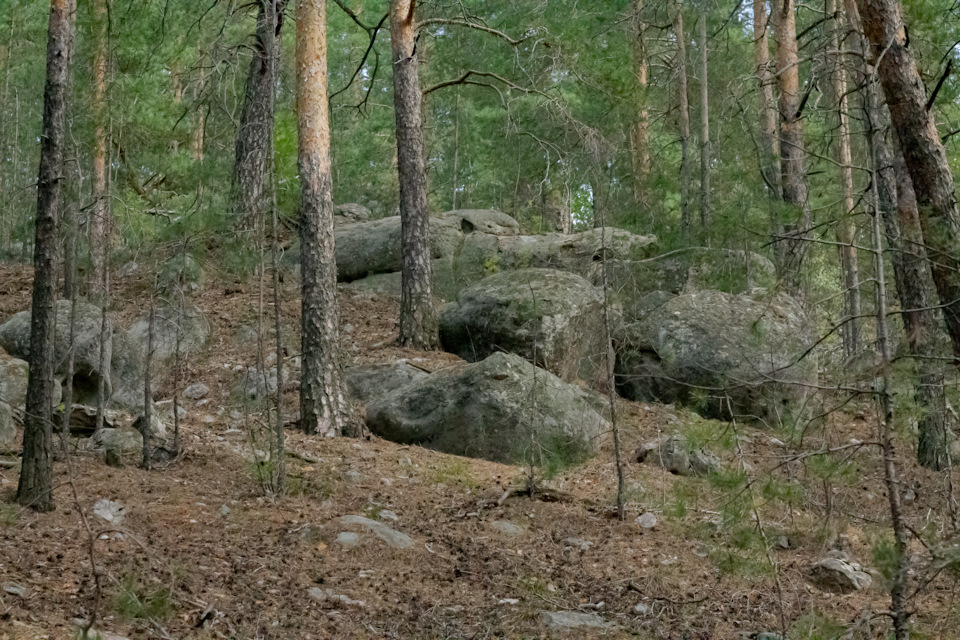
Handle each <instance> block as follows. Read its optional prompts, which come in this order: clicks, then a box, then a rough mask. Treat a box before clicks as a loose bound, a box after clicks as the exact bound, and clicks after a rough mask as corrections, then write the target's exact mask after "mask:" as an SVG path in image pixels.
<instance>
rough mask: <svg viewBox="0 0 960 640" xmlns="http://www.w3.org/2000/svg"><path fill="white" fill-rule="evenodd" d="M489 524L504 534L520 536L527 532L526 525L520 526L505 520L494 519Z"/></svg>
mask: <svg viewBox="0 0 960 640" xmlns="http://www.w3.org/2000/svg"><path fill="white" fill-rule="evenodd" d="M490 526H491V527H492V528H494V529H496V530H497V531H499V532H500V533H502V534H503V535H505V536H522V535H523V534H525V533H526V532H527V529H526V527H521V526H520V525H518V524H514V523H512V522H509V521H507V520H494V521H493V522H491V523H490Z"/></svg>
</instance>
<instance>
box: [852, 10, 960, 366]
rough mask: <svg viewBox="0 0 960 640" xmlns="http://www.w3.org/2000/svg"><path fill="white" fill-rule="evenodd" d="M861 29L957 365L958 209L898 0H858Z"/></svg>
mask: <svg viewBox="0 0 960 640" xmlns="http://www.w3.org/2000/svg"><path fill="white" fill-rule="evenodd" d="M858 4H859V7H860V13H861V15H862V18H863V29H864V33H865V34H866V36H867V38H868V39H869V40H870V43H871V45H872V51H871V52H870V54H871V56H872V57H873V58H875V59H879V65H878V69H877V71H878V75H879V77H880V84H881V86H882V87H883V92H884V94H885V95H886V99H887V105H888V108H889V110H890V120H891V122H892V123H893V128H894V130H895V131H896V133H897V139H898V140H899V142H900V148H901V150H902V151H903V156H904V159H905V161H906V165H907V169H908V171H909V173H910V178H911V180H912V181H913V188H914V192H915V193H916V198H917V210H918V213H919V217H920V225H921V227H922V229H923V239H924V244H925V245H926V247H927V249H928V251H929V253H930V254H931V255H932V256H933V257H935V260H934V261H933V262H932V263H931V269H932V272H933V281H934V283H935V284H936V288H937V293H938V295H939V298H940V304H941V306H942V309H943V315H944V320H945V321H946V325H947V331H948V333H949V334H950V339H951V341H952V343H953V353H954V358H955V363H956V364H960V257H958V247H960V212H958V209H957V199H956V194H955V192H954V184H953V175H952V174H951V173H950V165H949V164H948V162H947V154H946V150H945V149H944V147H943V143H942V142H941V141H940V135H939V134H938V133H937V125H936V123H935V122H934V119H933V116H932V115H931V113H930V111H929V110H928V109H927V92H926V90H925V88H924V85H923V81H922V79H921V78H920V72H919V71H918V69H917V63H916V60H915V59H914V55H913V50H912V49H911V48H910V42H909V40H908V38H907V33H906V29H905V27H904V24H903V16H902V12H901V9H900V2H899V1H898V0H858Z"/></svg>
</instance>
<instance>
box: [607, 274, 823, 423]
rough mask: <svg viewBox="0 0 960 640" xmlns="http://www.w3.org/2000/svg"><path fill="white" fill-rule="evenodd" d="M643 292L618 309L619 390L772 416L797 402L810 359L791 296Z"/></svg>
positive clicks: (789, 411) (811, 373)
mask: <svg viewBox="0 0 960 640" xmlns="http://www.w3.org/2000/svg"><path fill="white" fill-rule="evenodd" d="M644 300H646V301H650V300H653V302H654V303H655V304H654V303H651V304H650V305H640V306H639V307H638V308H636V309H633V310H630V311H628V312H627V313H626V314H625V324H624V331H623V334H622V335H621V338H620V340H619V341H618V345H617V371H616V373H617V386H618V389H619V391H620V393H621V395H623V396H624V397H626V398H628V399H630V400H659V401H661V402H665V403H672V402H680V403H684V404H687V405H689V406H691V407H693V408H694V409H696V410H697V411H699V412H700V413H701V414H703V415H705V416H708V417H717V418H728V417H729V416H730V415H731V414H733V415H736V416H738V417H742V418H748V419H749V418H755V419H759V420H761V421H765V422H768V423H771V424H775V423H777V422H778V421H780V420H782V419H786V418H788V417H789V416H791V415H793V414H794V412H796V411H798V410H800V409H802V408H803V407H804V405H805V402H806V398H807V396H808V394H809V392H810V389H809V385H815V384H816V382H817V364H816V360H815V358H814V357H813V356H812V355H810V354H807V349H808V348H809V347H810V345H811V344H812V340H811V338H810V336H809V321H808V319H807V317H806V315H805V314H804V312H803V310H802V309H801V308H800V305H799V304H798V303H797V302H796V301H795V300H793V299H792V298H790V297H789V296H786V295H783V294H778V295H776V296H773V297H768V298H765V297H753V296H749V295H734V294H728V293H722V292H720V291H699V292H696V293H689V294H684V295H679V296H674V297H670V296H652V295H651V296H647V297H646V298H644Z"/></svg>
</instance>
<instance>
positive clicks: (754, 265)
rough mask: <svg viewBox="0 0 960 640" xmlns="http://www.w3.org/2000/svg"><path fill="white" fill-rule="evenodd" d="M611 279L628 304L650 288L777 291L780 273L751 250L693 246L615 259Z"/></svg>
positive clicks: (611, 263) (598, 274) (595, 275)
mask: <svg viewBox="0 0 960 640" xmlns="http://www.w3.org/2000/svg"><path fill="white" fill-rule="evenodd" d="M599 266H600V265H596V267H597V268H595V269H594V273H593V274H592V278H591V280H592V281H593V282H594V283H599V282H600V278H601V277H602V273H601V272H600V269H599ZM607 278H608V282H609V283H610V287H611V289H612V290H613V291H614V292H615V293H619V294H620V297H621V298H622V299H623V300H624V302H625V303H627V302H629V300H630V299H632V298H634V297H635V296H636V295H637V294H638V293H645V292H649V291H667V292H670V293H675V294H679V293H691V292H693V291H702V290H715V291H724V292H726V293H746V292H749V291H751V290H753V289H756V288H766V289H770V290H773V289H774V288H775V285H776V282H777V273H776V269H775V268H774V266H773V263H772V262H770V260H769V259H767V258H765V257H763V256H761V255H759V254H756V253H753V252H751V251H743V250H736V249H719V248H717V249H714V248H708V247H689V248H686V249H679V250H677V251H670V252H667V253H664V254H663V255H660V256H656V257H654V258H650V259H647V260H621V259H611V260H609V261H608V262H607Z"/></svg>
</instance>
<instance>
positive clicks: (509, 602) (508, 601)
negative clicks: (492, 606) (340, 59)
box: [497, 598, 520, 607]
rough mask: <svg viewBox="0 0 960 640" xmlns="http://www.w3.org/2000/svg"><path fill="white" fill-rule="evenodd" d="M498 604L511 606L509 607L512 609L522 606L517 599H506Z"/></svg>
mask: <svg viewBox="0 0 960 640" xmlns="http://www.w3.org/2000/svg"><path fill="white" fill-rule="evenodd" d="M497 604H499V605H509V606H511V607H512V606H515V605H518V604H520V601H519V600H517V599H516V598H504V599H503V600H500V601H499V602H497Z"/></svg>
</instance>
